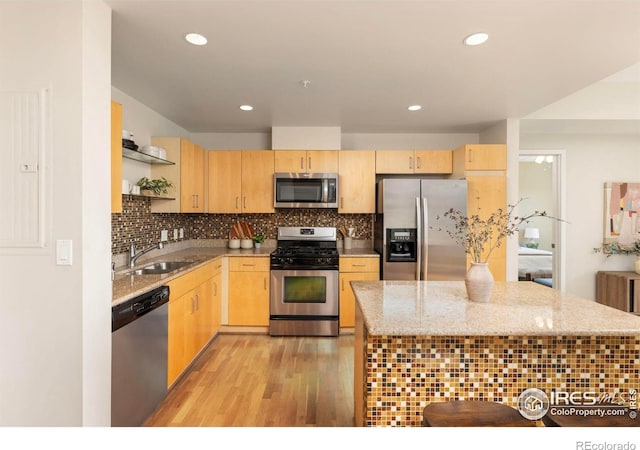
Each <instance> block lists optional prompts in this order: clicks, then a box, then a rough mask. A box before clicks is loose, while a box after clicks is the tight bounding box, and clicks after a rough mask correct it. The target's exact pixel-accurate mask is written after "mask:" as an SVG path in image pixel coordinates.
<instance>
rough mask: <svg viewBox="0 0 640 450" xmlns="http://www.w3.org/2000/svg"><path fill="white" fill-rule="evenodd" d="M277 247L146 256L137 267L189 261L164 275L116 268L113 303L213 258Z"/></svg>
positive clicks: (194, 249)
mask: <svg viewBox="0 0 640 450" xmlns="http://www.w3.org/2000/svg"><path fill="white" fill-rule="evenodd" d="M273 250H274V248H273V247H264V246H263V247H262V248H260V249H246V250H244V249H237V250H236V249H230V248H226V247H192V248H188V249H184V250H179V251H175V252H172V253H166V254H163V255H161V256H157V257H154V258H151V259H145V260H144V261H141V262H140V263H138V264H136V268H140V267H144V266H146V265H149V264H153V263H154V262H158V261H188V262H189V263H191V264H188V265H186V266H184V267H181V268H180V269H178V270H175V271H173V272H170V273H166V274H162V275H127V274H126V272H129V271H130V270H133V269H130V268H128V267H123V268H121V269H119V270H118V271H116V277H115V279H114V280H113V283H112V289H113V291H112V300H111V306H115V305H118V304H120V303H122V302H124V301H127V300H129V299H131V298H133V297H136V296H138V295H141V294H144V293H145V292H148V291H150V290H152V289H154V288H156V287H159V286H162V285H164V284H166V283H167V282H168V281H170V280H173V279H174V278H178V277H180V276H182V275H184V274H185V273H187V272H190V271H192V270H193V269H197V268H198V267H200V266H202V265H204V264H206V263H208V262H211V261H214V260H215V259H217V258H222V257H224V256H246V257H249V256H259V257H265V258H267V257H269V254H270V253H271V252H272V251H273Z"/></svg>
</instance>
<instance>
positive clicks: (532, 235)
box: [524, 228, 540, 239]
mask: <svg viewBox="0 0 640 450" xmlns="http://www.w3.org/2000/svg"><path fill="white" fill-rule="evenodd" d="M524 237H525V238H527V239H539V238H540V230H539V229H537V228H525V229H524Z"/></svg>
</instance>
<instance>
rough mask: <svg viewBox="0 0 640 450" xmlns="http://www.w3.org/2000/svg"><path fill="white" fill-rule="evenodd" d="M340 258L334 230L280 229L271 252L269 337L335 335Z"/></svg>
mask: <svg viewBox="0 0 640 450" xmlns="http://www.w3.org/2000/svg"><path fill="white" fill-rule="evenodd" d="M338 267H339V256H338V250H337V247H336V229H335V228H333V227H280V228H278V247H277V248H276V250H274V251H273V252H272V253H271V292H270V314H269V334H270V335H271V336H337V335H338V334H339V332H340V325H339V314H340V303H339V292H338Z"/></svg>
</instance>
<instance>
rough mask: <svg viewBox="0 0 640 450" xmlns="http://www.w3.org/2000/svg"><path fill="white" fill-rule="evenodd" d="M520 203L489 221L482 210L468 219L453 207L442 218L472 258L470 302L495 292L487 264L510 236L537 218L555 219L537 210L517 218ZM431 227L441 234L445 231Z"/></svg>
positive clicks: (486, 298) (468, 277) (467, 282)
mask: <svg viewBox="0 0 640 450" xmlns="http://www.w3.org/2000/svg"><path fill="white" fill-rule="evenodd" d="M521 201H522V199H521V200H520V201H518V202H517V203H516V204H515V205H508V206H507V209H506V210H504V209H502V208H499V209H498V210H496V211H494V212H492V213H491V214H490V215H489V216H488V217H487V218H486V219H484V218H482V217H481V216H480V214H479V211H478V212H477V213H476V214H472V215H469V216H467V215H465V214H464V213H462V212H461V211H459V210H456V209H453V208H451V209H449V210H448V211H446V212H445V213H444V214H443V218H445V219H449V220H451V221H452V222H453V225H454V226H453V228H449V229H447V230H445V231H446V232H447V234H448V235H449V236H450V237H451V238H452V239H453V240H454V241H455V242H456V243H457V244H459V245H461V246H463V247H464V249H465V253H467V254H468V255H470V256H471V267H470V268H469V270H468V271H467V274H466V276H465V286H466V288H467V296H468V297H469V300H472V301H479V302H488V301H489V299H490V297H491V290H492V289H493V275H492V274H491V271H490V270H489V266H488V264H487V262H488V260H489V258H490V257H491V253H493V251H494V250H495V249H496V248H498V247H500V246H501V245H502V243H503V241H504V239H505V238H506V237H507V236H512V235H513V234H515V233H517V232H518V229H519V227H520V225H522V224H523V223H528V222H529V221H530V220H531V219H533V218H534V217H549V218H552V217H550V216H548V215H547V213H546V212H545V211H535V212H533V213H531V214H527V215H524V216H517V215H515V209H516V207H517V206H518V205H519V204H520V202H521ZM478 210H479V208H478ZM440 219H441V218H440V216H437V217H436V220H440ZM431 228H434V229H438V230H439V231H442V228H437V227H431Z"/></svg>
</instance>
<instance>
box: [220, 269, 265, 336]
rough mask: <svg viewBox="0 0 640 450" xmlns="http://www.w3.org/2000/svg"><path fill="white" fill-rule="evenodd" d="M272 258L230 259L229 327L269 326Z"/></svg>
mask: <svg viewBox="0 0 640 450" xmlns="http://www.w3.org/2000/svg"><path fill="white" fill-rule="evenodd" d="M269 276H270V272H269V258H265V257H230V258H229V309H228V313H229V325H230V326H268V325H269Z"/></svg>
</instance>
